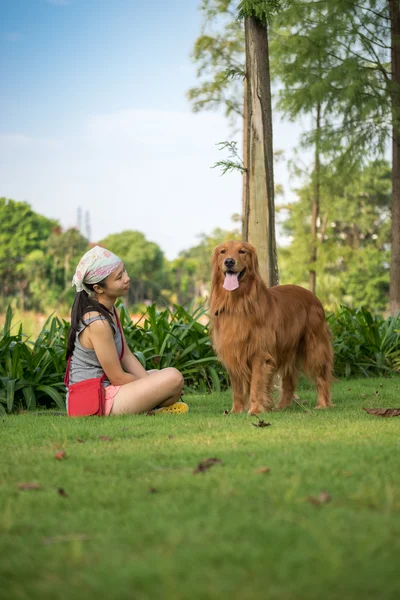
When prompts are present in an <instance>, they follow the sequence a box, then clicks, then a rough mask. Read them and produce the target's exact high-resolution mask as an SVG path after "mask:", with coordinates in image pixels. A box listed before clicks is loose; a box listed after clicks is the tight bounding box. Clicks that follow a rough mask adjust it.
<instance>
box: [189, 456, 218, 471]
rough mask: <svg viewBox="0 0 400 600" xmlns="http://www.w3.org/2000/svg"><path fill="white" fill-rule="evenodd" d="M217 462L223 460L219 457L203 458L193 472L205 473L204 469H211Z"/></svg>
mask: <svg viewBox="0 0 400 600" xmlns="http://www.w3.org/2000/svg"><path fill="white" fill-rule="evenodd" d="M217 463H221V464H222V460H220V459H219V458H203V460H201V461H200V462H199V464H198V465H197V467H196V468H195V470H194V471H193V474H194V475H197V473H204V471H208V469H211V467H213V466H214V465H216V464H217Z"/></svg>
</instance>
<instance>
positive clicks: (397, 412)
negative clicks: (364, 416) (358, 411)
mask: <svg viewBox="0 0 400 600" xmlns="http://www.w3.org/2000/svg"><path fill="white" fill-rule="evenodd" d="M363 410H365V412H367V413H368V414H370V415H374V416H375V417H400V408H364V407H363Z"/></svg>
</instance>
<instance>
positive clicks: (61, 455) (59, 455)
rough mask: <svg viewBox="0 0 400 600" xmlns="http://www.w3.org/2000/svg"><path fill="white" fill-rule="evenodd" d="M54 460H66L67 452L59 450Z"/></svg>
mask: <svg viewBox="0 0 400 600" xmlns="http://www.w3.org/2000/svg"><path fill="white" fill-rule="evenodd" d="M54 458H55V459H56V460H64V458H66V454H65V450H59V451H58V452H56V453H55V455H54Z"/></svg>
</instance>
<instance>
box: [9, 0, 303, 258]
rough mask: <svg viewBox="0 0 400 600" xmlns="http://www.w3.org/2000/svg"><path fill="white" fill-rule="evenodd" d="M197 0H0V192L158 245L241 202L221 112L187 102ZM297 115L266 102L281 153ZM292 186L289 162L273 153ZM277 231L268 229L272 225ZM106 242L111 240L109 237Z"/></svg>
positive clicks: (96, 234)
mask: <svg viewBox="0 0 400 600" xmlns="http://www.w3.org/2000/svg"><path fill="white" fill-rule="evenodd" d="M199 5H200V0H175V1H172V0H151V1H150V0H148V1H146V0H139V1H137V0H0V74H1V81H2V92H1V94H0V196H5V197H7V198H12V199H14V200H19V201H26V202H28V203H29V204H30V205H31V206H32V208H33V209H34V210H35V211H36V212H38V213H40V214H43V215H45V216H47V217H49V218H53V219H57V220H58V221H59V222H60V223H61V225H62V227H63V228H68V227H73V226H77V224H78V211H79V209H80V211H81V213H82V215H83V218H82V233H84V234H85V233H86V227H85V218H84V216H85V214H86V213H89V222H90V239H91V241H92V242H97V241H100V240H101V239H103V238H105V237H106V236H107V235H108V234H111V233H119V232H121V231H124V230H127V229H133V230H137V231H141V232H143V233H144V234H145V236H146V238H147V239H148V240H150V241H153V242H156V243H157V244H158V245H159V246H160V247H161V249H162V250H163V251H164V253H165V255H166V256H167V258H169V259H173V258H175V257H176V256H177V255H178V254H179V252H180V251H182V250H184V249H187V248H190V247H191V246H194V245H196V244H197V243H198V242H199V237H198V236H199V235H200V234H202V233H206V234H209V233H211V232H212V231H213V229H215V228H216V227H221V228H223V229H232V228H233V227H234V226H235V225H234V223H233V222H232V220H231V217H232V215H233V214H235V213H240V212H241V176H240V175H239V174H237V173H232V174H227V175H224V176H221V174H220V171H219V170H218V169H213V168H211V167H212V165H213V164H214V163H215V162H216V161H217V160H221V159H222V158H226V156H223V155H222V153H221V151H220V150H218V147H217V144H218V142H221V141H224V140H232V139H235V140H237V141H238V142H239V146H240V145H241V140H240V136H239V135H238V134H236V135H235V136H233V135H232V131H231V129H230V126H229V123H228V121H227V120H226V118H225V117H224V115H223V114H222V112H209V111H207V112H202V113H197V114H195V113H193V112H192V110H191V105H190V103H189V101H188V100H187V98H186V96H185V94H186V91H187V90H188V89H189V88H190V87H191V86H193V85H195V84H196V82H197V80H196V67H195V65H194V63H193V61H192V60H191V57H190V55H191V51H192V47H193V44H194V42H195V40H196V38H197V37H198V35H199V34H200V28H201V13H200V10H199ZM300 131H301V127H300V126H299V125H294V124H290V123H285V122H282V120H281V119H280V116H279V115H278V114H277V113H275V114H274V141H275V149H282V150H284V151H285V157H286V159H288V158H290V156H291V154H292V151H293V148H294V147H295V146H296V144H297V143H298V138H299V134H300ZM275 181H276V182H277V183H280V184H282V185H283V186H284V190H285V197H284V198H283V200H288V199H292V198H293V192H292V191H291V185H292V182H291V180H290V176H289V172H288V168H287V164H286V162H285V161H282V162H281V163H280V164H278V165H277V167H276V172H275ZM278 243H279V235H278ZM111 250H112V249H111Z"/></svg>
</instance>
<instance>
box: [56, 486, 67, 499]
mask: <svg viewBox="0 0 400 600" xmlns="http://www.w3.org/2000/svg"><path fill="white" fill-rule="evenodd" d="M57 494H58V495H59V496H62V497H63V498H68V494H67V492H66V491H65V490H64V488H58V490H57Z"/></svg>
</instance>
